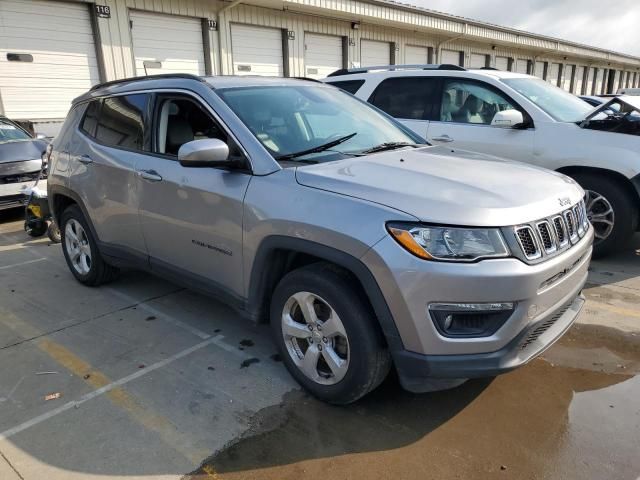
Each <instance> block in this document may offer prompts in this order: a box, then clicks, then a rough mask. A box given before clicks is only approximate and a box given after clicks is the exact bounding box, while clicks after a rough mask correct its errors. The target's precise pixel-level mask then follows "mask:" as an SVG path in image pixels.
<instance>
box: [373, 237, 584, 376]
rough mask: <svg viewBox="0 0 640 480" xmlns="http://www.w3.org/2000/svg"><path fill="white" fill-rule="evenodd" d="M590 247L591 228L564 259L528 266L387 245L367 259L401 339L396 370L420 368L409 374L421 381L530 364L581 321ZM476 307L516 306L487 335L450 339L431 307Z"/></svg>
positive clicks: (511, 260) (485, 373) (382, 244)
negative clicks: (458, 259) (424, 255)
mask: <svg viewBox="0 0 640 480" xmlns="http://www.w3.org/2000/svg"><path fill="white" fill-rule="evenodd" d="M592 242H593V229H590V231H589V232H588V234H587V235H585V236H584V237H583V238H582V239H581V240H580V241H579V243H577V244H576V245H574V246H573V247H572V248H571V249H569V250H568V251H566V252H565V253H563V254H562V255H559V256H557V257H553V258H551V259H549V260H548V261H546V262H543V263H539V264H537V265H527V264H525V263H523V262H522V261H520V260H517V259H514V258H507V259H497V260H485V261H481V262H478V263H472V264H459V263H445V262H430V261H425V260H421V259H419V258H416V257H414V256H413V255H411V254H409V253H408V252H406V251H405V250H404V249H402V247H400V246H399V245H398V244H397V243H396V242H395V241H394V240H393V239H391V238H390V237H389V238H386V239H383V240H382V241H381V242H379V243H378V244H376V245H375V246H374V247H373V248H372V249H371V250H369V252H368V253H367V254H366V255H365V256H364V257H363V258H362V261H363V262H364V263H365V264H366V265H367V266H368V267H369V269H370V270H371V272H372V273H373V275H374V277H375V278H376V281H377V282H378V285H379V286H380V289H381V291H382V293H383V295H384V297H385V299H386V302H387V304H388V305H389V308H390V310H391V315H392V316H393V319H394V322H395V326H396V328H397V330H398V334H399V336H400V339H401V341H402V345H403V350H402V351H400V352H393V354H394V359H395V360H396V367H397V368H398V370H400V369H401V368H402V367H401V365H405V364H408V363H409V364H415V363H416V362H417V363H418V364H419V365H420V366H418V367H415V366H413V367H410V369H411V370H412V371H415V370H416V368H417V370H419V371H421V372H422V373H421V376H425V377H447V378H468V377H471V376H490V375H495V374H497V373H500V372H502V371H508V370H510V369H512V368H515V367H517V366H518V365H521V364H523V363H526V362H527V361H529V360H530V359H531V358H533V357H535V356H536V355H538V354H540V353H541V352H542V351H543V350H544V349H545V348H547V347H548V346H549V345H551V344H552V343H553V341H555V340H556V339H557V338H559V336H561V335H562V333H564V331H565V330H566V329H567V328H568V327H569V326H570V325H571V323H573V321H574V320H575V319H576V317H577V314H578V312H579V311H580V308H581V306H582V303H583V301H582V300H581V298H580V296H579V295H580V292H581V290H582V288H583V286H584V284H585V282H586V279H587V271H588V267H589V262H590V260H591V251H592V246H591V245H592ZM474 302H476V303H487V302H496V303H497V302H513V303H514V304H515V309H514V311H513V313H512V314H511V315H510V316H509V318H508V319H507V320H506V322H505V323H504V324H503V325H502V326H501V327H500V328H499V329H498V330H497V331H496V332H495V333H493V334H491V335H489V336H485V337H472V338H451V337H446V336H443V335H441V334H440V333H439V331H438V329H437V328H436V326H435V324H434V322H433V320H432V318H431V316H430V313H429V310H428V306H429V305H430V304H432V303H474ZM552 318H553V319H554V320H553V322H549V320H550V319H552ZM545 322H548V323H549V325H547V326H546V327H545V328H544V331H542V332H540V331H539V330H538V334H537V336H536V338H535V339H532V340H531V339H530V341H527V335H528V334H529V333H532V332H534V331H536V329H537V328H538V327H541V326H542V325H543V324H545ZM523 342H527V345H526V346H525V347H523V346H522V345H523ZM407 368H409V367H408V366H407ZM401 377H402V373H401Z"/></svg>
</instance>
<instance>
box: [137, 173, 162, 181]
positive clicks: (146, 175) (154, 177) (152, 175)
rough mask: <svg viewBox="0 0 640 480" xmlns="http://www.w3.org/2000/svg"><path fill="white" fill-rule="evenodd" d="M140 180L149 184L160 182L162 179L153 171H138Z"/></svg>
mask: <svg viewBox="0 0 640 480" xmlns="http://www.w3.org/2000/svg"><path fill="white" fill-rule="evenodd" d="M138 175H139V176H140V178H144V179H145V180H149V181H150V182H161V181H162V177H161V176H160V175H158V172H156V171H155V170H138Z"/></svg>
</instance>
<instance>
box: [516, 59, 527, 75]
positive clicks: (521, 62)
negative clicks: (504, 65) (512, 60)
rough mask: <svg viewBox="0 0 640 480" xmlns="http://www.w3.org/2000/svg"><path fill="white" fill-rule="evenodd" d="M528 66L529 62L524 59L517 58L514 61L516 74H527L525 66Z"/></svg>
mask: <svg viewBox="0 0 640 480" xmlns="http://www.w3.org/2000/svg"><path fill="white" fill-rule="evenodd" d="M528 65H529V60H527V59H526V58H519V59H518V60H517V61H516V72H518V73H527V66H528Z"/></svg>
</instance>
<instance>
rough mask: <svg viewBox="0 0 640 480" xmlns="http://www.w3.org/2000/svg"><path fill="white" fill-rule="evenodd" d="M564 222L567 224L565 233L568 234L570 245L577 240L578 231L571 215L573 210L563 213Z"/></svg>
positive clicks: (573, 216)
mask: <svg viewBox="0 0 640 480" xmlns="http://www.w3.org/2000/svg"><path fill="white" fill-rule="evenodd" d="M564 220H565V222H566V224H567V232H568V233H569V239H570V240H571V242H572V243H575V241H576V240H577V239H578V231H577V230H576V217H575V215H574V214H573V210H567V211H566V212H564Z"/></svg>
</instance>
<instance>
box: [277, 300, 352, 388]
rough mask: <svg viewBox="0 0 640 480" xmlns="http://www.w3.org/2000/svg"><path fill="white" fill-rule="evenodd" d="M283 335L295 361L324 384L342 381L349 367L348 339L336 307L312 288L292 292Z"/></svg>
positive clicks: (314, 378)
mask: <svg viewBox="0 0 640 480" xmlns="http://www.w3.org/2000/svg"><path fill="white" fill-rule="evenodd" d="M282 336H283V337H284V343H285V346H286V348H287V352H288V353H289V357H290V358H291V360H292V361H293V363H294V364H295V365H296V366H297V367H298V368H299V369H300V370H301V371H302V372H303V373H304V375H305V376H306V377H307V378H309V379H310V380H312V381H314V382H316V383H319V384H321V385H334V384H336V383H338V382H340V381H341V380H342V379H343V378H344V376H345V375H346V373H347V371H348V369H349V339H348V338H347V333H346V331H345V328H344V325H343V324H342V321H341V320H340V317H339V316H338V314H337V313H336V311H335V310H334V309H333V308H332V307H331V305H329V303H327V301H325V300H324V299H323V298H321V297H319V296H318V295H315V294H313V293H310V292H298V293H295V294H293V295H292V296H291V297H289V299H288V300H287V302H286V303H285V305H284V309H283V311H282Z"/></svg>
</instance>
